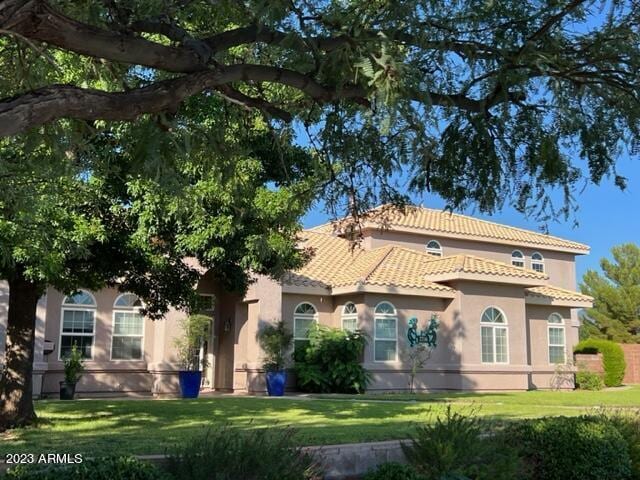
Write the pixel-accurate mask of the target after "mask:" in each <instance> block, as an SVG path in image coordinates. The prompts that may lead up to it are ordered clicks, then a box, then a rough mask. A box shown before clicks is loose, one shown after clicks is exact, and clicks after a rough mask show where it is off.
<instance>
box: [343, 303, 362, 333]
mask: <svg viewBox="0 0 640 480" xmlns="http://www.w3.org/2000/svg"><path fill="white" fill-rule="evenodd" d="M342 329H343V330H345V331H347V332H355V331H356V330H357V329H358V310H357V309H356V306H355V305H354V303H353V302H349V303H347V304H346V305H345V306H344V308H343V309H342Z"/></svg>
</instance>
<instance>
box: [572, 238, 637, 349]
mask: <svg viewBox="0 0 640 480" xmlns="http://www.w3.org/2000/svg"><path fill="white" fill-rule="evenodd" d="M611 252H612V254H613V260H614V261H613V262H612V261H610V260H608V259H606V258H603V259H602V260H601V261H600V266H601V268H602V271H603V272H604V276H603V275H601V274H600V273H598V272H596V271H594V270H589V271H587V273H586V274H585V275H584V278H583V281H582V284H581V285H580V287H581V289H582V292H583V293H585V294H587V295H590V296H592V297H594V307H593V308H592V309H589V310H587V312H586V316H585V318H584V319H583V320H584V322H583V325H584V328H586V329H587V330H588V332H589V333H591V334H592V335H594V336H597V337H601V338H606V339H609V340H613V341H616V342H623V343H638V342H640V247H638V246H637V245H635V244H631V243H627V244H623V245H619V246H616V247H613V248H612V249H611Z"/></svg>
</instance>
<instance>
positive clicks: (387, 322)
mask: <svg viewBox="0 0 640 480" xmlns="http://www.w3.org/2000/svg"><path fill="white" fill-rule="evenodd" d="M373 350H374V353H373V358H374V360H375V361H376V362H394V361H396V360H397V359H398V315H397V313H396V308H395V307H394V306H393V305H392V304H391V303H389V302H380V303H379V304H378V305H377V306H376V309H375V317H374V328H373Z"/></svg>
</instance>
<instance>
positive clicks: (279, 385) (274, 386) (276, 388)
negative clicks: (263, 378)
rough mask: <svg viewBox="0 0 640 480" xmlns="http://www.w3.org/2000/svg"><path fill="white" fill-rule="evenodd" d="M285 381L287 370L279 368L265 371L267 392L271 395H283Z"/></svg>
mask: <svg viewBox="0 0 640 480" xmlns="http://www.w3.org/2000/svg"><path fill="white" fill-rule="evenodd" d="M286 383H287V372H286V371H285V370H279V371H277V372H267V393H269V396H271V397H281V396H283V395H284V386H285V384H286Z"/></svg>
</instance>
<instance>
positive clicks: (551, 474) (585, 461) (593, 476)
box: [504, 415, 637, 480]
mask: <svg viewBox="0 0 640 480" xmlns="http://www.w3.org/2000/svg"><path fill="white" fill-rule="evenodd" d="M625 433H626V432H624V433H623V432H622V431H620V430H619V429H618V428H616V425H615V424H614V422H612V421H611V420H610V419H609V418H607V417H605V416H588V415H583V416H581V417H547V418H538V419H533V420H525V421H521V422H517V423H513V424H509V425H507V426H506V429H505V431H504V434H505V435H506V437H507V438H509V439H510V441H511V443H512V444H513V445H517V446H518V448H519V449H520V454H521V455H523V456H524V457H525V458H526V459H527V460H528V463H529V465H531V467H532V471H531V476H530V478H532V479H535V480H557V479H563V480H625V479H631V478H634V477H633V461H632V458H631V455H630V453H631V452H630V450H631V448H632V445H630V442H629V440H631V441H636V440H637V438H635V437H633V438H631V437H630V436H628V435H625Z"/></svg>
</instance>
